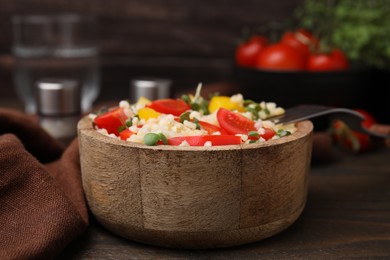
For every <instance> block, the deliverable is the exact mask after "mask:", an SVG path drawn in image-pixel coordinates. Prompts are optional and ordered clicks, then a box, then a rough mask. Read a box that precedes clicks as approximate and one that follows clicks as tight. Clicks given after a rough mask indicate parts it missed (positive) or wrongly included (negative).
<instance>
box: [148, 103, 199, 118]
mask: <svg viewBox="0 0 390 260" xmlns="http://www.w3.org/2000/svg"><path fill="white" fill-rule="evenodd" d="M147 107H150V108H152V109H154V110H155V111H157V112H160V113H164V114H172V115H174V116H180V115H181V114H182V113H183V112H185V111H187V110H189V109H190V108H191V107H190V105H189V104H187V103H186V102H184V101H183V100H182V99H159V100H156V101H153V102H152V103H150V104H148V105H147Z"/></svg>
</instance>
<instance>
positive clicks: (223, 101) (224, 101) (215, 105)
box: [209, 96, 245, 113]
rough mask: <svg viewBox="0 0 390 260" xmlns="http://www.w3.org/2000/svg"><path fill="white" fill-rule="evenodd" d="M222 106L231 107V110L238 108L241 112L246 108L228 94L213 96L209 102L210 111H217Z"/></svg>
mask: <svg viewBox="0 0 390 260" xmlns="http://www.w3.org/2000/svg"><path fill="white" fill-rule="evenodd" d="M220 107H223V108H226V109H229V110H237V111H239V112H244V111H245V108H244V107H243V106H242V105H241V104H239V103H236V102H232V101H231V99H230V97H227V96H214V97H212V98H211V100H210V103H209V111H210V113H213V112H215V111H217V110H218V109H219V108H220Z"/></svg>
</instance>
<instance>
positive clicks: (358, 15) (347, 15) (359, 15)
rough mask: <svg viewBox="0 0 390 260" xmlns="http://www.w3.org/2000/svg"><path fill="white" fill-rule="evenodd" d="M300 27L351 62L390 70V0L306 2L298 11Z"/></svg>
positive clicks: (314, 0)
mask: <svg viewBox="0 0 390 260" xmlns="http://www.w3.org/2000/svg"><path fill="white" fill-rule="evenodd" d="M295 17H296V18H297V20H298V21H299V23H300V26H302V27H304V28H307V29H310V30H311V31H312V32H314V33H316V34H317V36H318V37H319V38H320V39H321V45H322V46H323V45H327V46H330V47H337V48H340V49H342V50H343V51H344V52H345V53H346V55H347V56H348V58H350V59H352V60H356V61H360V62H363V63H365V64H367V65H370V66H374V67H377V68H389V67H390V3H389V1H387V0H337V1H335V0H332V1H330V0H329V1H318V0H305V1H304V2H303V5H302V6H300V7H299V8H298V9H296V11H295Z"/></svg>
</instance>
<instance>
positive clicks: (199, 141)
mask: <svg viewBox="0 0 390 260" xmlns="http://www.w3.org/2000/svg"><path fill="white" fill-rule="evenodd" d="M183 141H186V142H187V143H188V144H189V145H191V146H204V144H205V143H206V142H207V141H210V142H211V143H212V145H213V146H219V145H231V144H241V137H239V136H235V135H196V136H177V137H172V138H169V139H168V144H169V145H180V144H181V143H182V142H183Z"/></svg>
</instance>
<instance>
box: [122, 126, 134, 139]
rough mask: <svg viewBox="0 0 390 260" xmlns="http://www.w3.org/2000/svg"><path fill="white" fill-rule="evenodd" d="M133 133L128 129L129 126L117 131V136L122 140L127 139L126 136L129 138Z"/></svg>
mask: <svg viewBox="0 0 390 260" xmlns="http://www.w3.org/2000/svg"><path fill="white" fill-rule="evenodd" d="M133 134H134V133H133V132H131V131H130V129H129V128H126V129H125V130H123V131H121V132H120V133H119V137H120V138H121V139H122V140H125V141H126V140H127V138H129V137H130V136H132V135H133Z"/></svg>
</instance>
